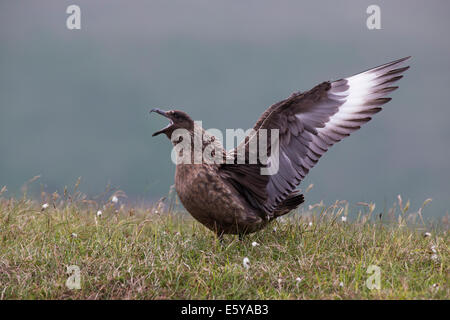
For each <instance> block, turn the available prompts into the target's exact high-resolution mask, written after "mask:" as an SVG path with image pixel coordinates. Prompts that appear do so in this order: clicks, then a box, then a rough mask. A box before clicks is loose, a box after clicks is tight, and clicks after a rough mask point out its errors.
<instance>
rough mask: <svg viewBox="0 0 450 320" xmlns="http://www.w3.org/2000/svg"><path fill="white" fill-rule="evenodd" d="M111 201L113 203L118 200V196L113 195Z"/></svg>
mask: <svg viewBox="0 0 450 320" xmlns="http://www.w3.org/2000/svg"><path fill="white" fill-rule="evenodd" d="M111 201H112V202H114V203H117V202H119V198H117V197H116V196H113V197H112V199H111Z"/></svg>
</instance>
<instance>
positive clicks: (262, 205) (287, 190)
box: [152, 57, 409, 237]
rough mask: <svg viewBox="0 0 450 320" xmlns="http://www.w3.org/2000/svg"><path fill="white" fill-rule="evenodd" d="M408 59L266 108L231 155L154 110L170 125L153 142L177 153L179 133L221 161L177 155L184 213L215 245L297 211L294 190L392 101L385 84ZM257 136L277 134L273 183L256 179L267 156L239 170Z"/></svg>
mask: <svg viewBox="0 0 450 320" xmlns="http://www.w3.org/2000/svg"><path fill="white" fill-rule="evenodd" d="M408 58H409V57H407V58H403V59H400V60H397V61H393V62H391V63H387V64H385V65H382V66H379V67H376V68H373V69H370V70H368V71H365V72H363V73H360V74H357V75H355V76H352V77H348V78H345V79H340V80H337V81H332V82H330V81H328V82H323V83H321V84H319V85H317V86H316V87H314V88H313V89H311V90H310V91H307V92H304V93H300V92H298V93H294V94H292V95H291V96H290V97H289V98H287V99H286V100H283V101H280V102H278V103H276V104H274V105H272V106H271V107H270V108H268V109H267V110H266V111H265V112H264V113H263V115H262V116H261V117H260V118H259V119H258V121H257V122H256V124H255V126H254V128H253V129H254V133H253V134H250V135H249V136H247V137H246V138H245V139H244V141H243V142H242V143H241V144H240V145H239V146H238V147H237V148H236V149H234V150H231V151H230V152H226V151H225V150H224V148H223V147H222V145H221V144H220V143H219V142H218V141H216V139H215V137H214V136H211V135H210V134H209V133H207V132H205V131H204V130H203V129H202V128H201V127H199V126H198V125H197V124H195V123H194V122H193V121H192V119H191V118H190V117H189V116H188V115H187V114H186V113H184V112H182V111H177V110H172V111H168V112H165V111H162V110H159V109H153V110H152V111H154V112H157V113H159V114H161V115H163V116H165V117H167V118H168V119H169V120H170V123H169V125H168V126H167V127H165V128H164V129H162V130H160V131H158V132H155V133H154V135H158V134H161V133H164V134H166V136H167V137H168V138H169V139H171V141H172V143H173V144H174V145H175V146H176V145H177V144H178V143H180V142H181V141H182V138H180V137H179V136H177V135H176V134H174V132H176V131H175V130H176V129H185V130H187V131H188V132H189V134H190V136H191V138H192V140H191V141H192V145H193V146H194V144H195V143H196V142H195V141H196V139H199V137H200V142H199V144H197V145H200V146H201V148H202V152H204V151H205V150H206V153H208V152H210V151H209V150H214V154H212V156H213V157H214V156H218V157H222V159H223V160H224V161H223V163H221V164H217V163H210V164H208V163H199V164H192V163H195V159H194V155H193V153H192V154H190V153H186V152H184V154H183V152H181V151H179V152H176V156H177V166H176V173H175V188H176V190H177V193H178V196H179V198H180V200H181V202H182V203H183V205H184V207H185V208H186V210H187V211H189V212H190V213H191V214H192V216H193V217H194V218H195V219H196V220H198V221H199V222H200V223H202V224H204V225H205V226H206V227H208V228H209V229H211V230H213V231H214V232H216V233H217V235H219V236H220V237H221V236H222V235H223V234H227V233H231V234H239V235H242V234H246V233H251V232H255V231H258V230H260V229H262V228H264V227H265V226H266V225H267V224H268V223H269V222H270V221H272V220H274V219H276V218H277V217H279V216H281V215H284V214H286V213H288V212H290V211H291V210H293V209H295V208H297V207H298V206H299V205H300V204H301V203H302V202H303V200H304V199H303V195H301V194H300V193H299V191H298V190H296V187H297V186H298V185H299V184H300V182H301V181H302V180H303V179H304V177H305V176H306V175H307V174H308V172H309V170H310V169H311V168H312V167H313V166H314V165H315V164H316V163H317V161H318V160H319V158H320V157H321V156H322V155H323V154H324V153H325V152H326V151H327V150H328V149H329V148H330V147H331V146H332V145H334V144H335V143H337V142H338V141H340V140H342V139H343V138H345V137H346V136H349V135H350V133H352V132H354V131H356V130H358V129H359V128H360V127H361V125H362V124H364V123H366V122H368V121H369V120H371V117H372V116H373V115H374V114H375V113H377V112H379V111H380V110H381V106H382V105H383V104H385V103H387V102H388V101H390V100H391V98H388V97H387V95H388V94H389V93H390V92H392V91H394V90H395V89H397V87H394V86H392V83H394V82H396V81H398V80H399V79H401V78H402V75H401V73H403V72H404V71H406V70H407V69H408V68H409V67H401V65H402V63H403V62H404V61H405V60H407V59H408ZM261 129H268V130H270V129H279V157H278V159H279V169H278V171H277V172H276V173H274V174H272V175H262V174H261V169H262V168H270V167H271V166H272V165H273V164H274V161H275V160H276V159H275V155H274V153H273V152H272V150H271V149H270V148H269V149H268V151H267V154H266V155H267V156H268V161H264V159H263V158H264V157H263V156H262V155H261V154H260V153H259V152H256V158H257V162H256V164H250V163H249V162H248V161H247V162H245V163H240V162H238V155H239V154H240V153H244V154H245V155H247V157H246V159H247V160H248V158H249V155H250V153H251V152H252V150H251V149H250V148H249V146H250V145H252V143H253V142H255V141H254V140H255V139H260V137H259V135H258V132H259V131H260V130H261ZM269 133H270V132H269ZM201 137H203V139H202V138H201ZM267 141H270V134H269V135H268V136H267ZM197 142H198V141H197ZM259 143H260V141H257V144H256V145H258V146H259ZM211 146H212V147H213V148H210V147H211ZM268 146H270V143H268ZM208 148H210V149H208Z"/></svg>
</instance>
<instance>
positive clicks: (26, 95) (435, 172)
mask: <svg viewBox="0 0 450 320" xmlns="http://www.w3.org/2000/svg"><path fill="white" fill-rule="evenodd" d="M70 4H77V5H79V6H80V7H81V30H68V29H67V28H66V19H67V17H68V14H66V8H67V6H68V5H70ZM370 4H378V5H379V6H380V7H381V25H382V30H368V29H367V27H366V19H367V17H368V14H366V8H367V7H368V6H369V5H370ZM449 9H450V2H449V1H444V0H443V1H372V0H371V1H339V2H337V1H316V0H314V1H313V0H310V1H309V0H308V1H261V0H253V1H247V0H242V1H225V0H223V1H207V0H204V1H196V0H194V1H181V0H180V1H168V0H161V1H112V0H108V1H106V0H105V1H100V0H97V1H92V0H78V1H75V0H74V1H61V0H58V1H56V0H54V1H47V0H41V1H14V0H10V1H5V0H1V2H0V41H1V49H0V187H1V186H2V185H6V186H7V187H8V189H9V194H19V192H20V187H21V185H23V183H24V182H25V181H27V180H28V179H30V178H32V177H33V176H35V175H38V174H41V175H42V177H41V179H40V180H39V182H38V183H41V184H42V186H43V187H44V188H45V189H46V190H47V191H49V192H53V191H55V190H59V191H60V190H62V188H63V187H64V185H69V186H73V185H74V184H75V181H76V179H77V178H78V177H80V176H81V177H82V183H81V186H80V189H81V190H82V191H84V192H87V193H89V194H91V195H94V194H99V193H101V192H102V191H103V190H104V189H105V187H106V185H107V184H108V183H111V185H112V186H115V187H118V188H120V189H122V190H124V191H125V192H126V193H127V194H128V196H129V197H130V199H141V200H142V199H145V200H148V201H152V200H154V199H158V198H160V197H162V196H163V195H165V194H167V192H168V190H169V187H170V185H171V184H173V174H174V169H175V168H174V165H173V164H172V162H171V161H170V150H171V145H170V143H169V141H168V140H167V139H166V138H165V137H163V136H158V137H156V138H152V137H151V134H152V133H153V132H154V131H156V130H159V129H160V128H161V127H162V126H164V125H166V123H167V121H166V120H165V119H163V118H161V117H157V116H149V115H148V110H149V109H150V108H151V107H155V106H157V107H170V106H175V107H176V108H178V109H182V110H185V111H187V112H188V113H189V114H190V115H191V116H192V118H193V119H195V120H203V125H204V127H205V128H219V129H225V128H245V129H247V128H249V127H251V126H253V124H254V123H255V121H256V120H257V118H258V117H259V116H260V114H261V113H262V112H263V111H264V110H265V108H267V107H268V106H270V105H271V104H272V103H275V102H277V101H279V100H281V99H284V98H285V97H287V96H289V95H290V94H291V93H292V92H294V91H297V90H301V91H305V90H308V89H310V88H312V87H313V86H314V85H316V84H318V83H320V82H322V81H325V80H331V79H338V78H341V77H345V76H349V75H352V74H355V73H358V72H360V71H364V70H366V69H368V68H371V67H375V66H377V65H380V64H382V63H386V62H389V61H391V60H394V59H398V58H401V57H404V56H408V55H412V56H413V59H411V61H410V64H411V66H412V68H411V69H410V70H409V71H408V72H407V73H406V77H405V78H404V79H402V81H401V82H400V83H399V84H400V89H399V90H397V91H396V92H394V93H393V94H392V97H393V101H392V102H390V103H389V104H387V105H386V106H385V109H384V110H383V112H381V113H379V114H378V115H376V116H375V118H374V120H373V121H371V122H370V123H369V124H368V125H366V126H365V127H364V128H363V129H362V130H361V131H359V132H357V133H355V134H354V135H352V136H351V137H350V138H348V139H346V140H344V141H342V142H340V143H338V144H337V145H336V146H334V147H333V148H332V149H331V150H330V151H329V152H328V153H327V154H326V155H325V156H324V157H323V158H322V159H321V160H320V162H319V163H318V165H317V166H316V167H315V168H314V169H313V170H312V171H311V173H310V174H309V176H308V179H307V180H306V181H305V182H304V183H303V184H302V185H301V188H303V189H304V188H306V187H307V186H308V184H310V183H314V185H315V186H314V188H313V189H312V190H311V191H310V192H309V193H308V195H307V202H306V204H312V203H315V202H318V201H320V200H322V199H323V200H324V201H325V202H326V203H328V204H329V203H331V202H334V201H335V200H336V199H347V200H349V201H351V203H352V204H355V203H356V202H358V201H374V202H376V205H377V211H382V210H383V208H384V207H385V206H388V207H389V206H391V205H392V203H393V202H394V201H395V199H396V196H397V195H398V194H401V195H402V196H403V198H404V199H405V200H406V199H408V198H409V199H411V204H412V208H413V209H417V208H418V207H420V205H421V204H422V202H423V201H424V200H425V199H426V198H428V197H431V198H433V202H432V204H431V205H430V206H429V207H427V209H426V210H425V211H424V215H425V216H429V217H430V216H431V217H440V216H442V215H444V214H445V213H446V212H447V211H448V210H449V208H450V206H449V204H450V203H449V195H450V193H449V191H450V161H449V158H450V146H449V139H450V125H449V124H448V121H449V118H450V107H449V102H448V101H449V99H448V95H449V84H450V73H449V68H450V37H448V35H447V33H448V31H449V29H450V28H449V27H450V19H448V14H449V12H450V10H449Z"/></svg>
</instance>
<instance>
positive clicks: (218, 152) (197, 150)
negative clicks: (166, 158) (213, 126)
mask: <svg viewBox="0 0 450 320" xmlns="http://www.w3.org/2000/svg"><path fill="white" fill-rule="evenodd" d="M172 143H173V144H174V148H173V151H172V159H174V156H175V159H174V160H176V164H204V163H210V164H212V163H218V162H220V160H221V159H222V161H223V159H224V156H225V155H226V152H225V150H224V148H223V146H222V144H221V142H220V141H219V140H218V139H217V138H216V137H215V136H214V135H212V134H210V133H208V132H207V131H205V130H204V129H203V128H202V127H201V126H200V125H198V124H195V125H194V129H193V130H192V131H189V132H188V133H186V134H185V135H183V137H182V139H180V138H179V137H175V138H174V139H172Z"/></svg>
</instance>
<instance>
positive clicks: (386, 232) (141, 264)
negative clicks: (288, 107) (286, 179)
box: [0, 192, 450, 299]
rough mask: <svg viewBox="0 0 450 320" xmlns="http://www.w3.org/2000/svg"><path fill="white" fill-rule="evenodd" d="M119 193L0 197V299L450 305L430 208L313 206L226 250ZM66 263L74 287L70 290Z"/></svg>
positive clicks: (229, 240) (170, 205)
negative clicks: (376, 278)
mask: <svg viewBox="0 0 450 320" xmlns="http://www.w3.org/2000/svg"><path fill="white" fill-rule="evenodd" d="M0 196H1V195H0ZM115 196H117V198H118V201H117V202H113V201H111V199H113V198H112V197H110V196H106V195H104V196H103V198H102V197H99V198H98V199H96V201H88V200H86V199H85V197H84V196H83V195H82V194H80V193H75V194H73V195H72V196H69V195H68V194H67V192H65V194H64V195H58V194H53V195H47V194H42V201H40V202H38V201H33V200H30V199H29V198H28V197H26V196H24V198H22V199H13V198H6V197H5V195H4V196H3V198H0V298H1V299H14V298H18V299H23V298H27V299H183V298H187V299H189V298H192V299H416V298H418V299H448V298H449V297H450V289H449V273H450V272H449V271H450V270H449V263H450V255H449V235H448V221H447V220H445V219H444V220H443V222H441V223H439V224H435V225H431V224H429V223H427V222H426V221H424V222H422V211H426V208H425V209H424V208H421V209H420V210H419V212H415V213H409V210H410V209H409V208H408V205H407V204H403V203H402V201H401V199H399V203H398V204H396V205H395V206H394V207H393V208H392V209H391V210H389V211H387V212H384V213H383V215H382V216H381V217H380V215H379V214H380V212H379V211H377V210H375V208H374V206H373V205H371V204H361V203H360V204H358V205H352V206H349V205H348V204H347V203H346V202H345V201H344V202H340V203H336V204H335V205H334V206H331V207H324V206H323V205H321V204H318V205H315V206H311V207H307V208H302V209H300V212H299V213H297V214H290V215H289V217H288V218H285V219H283V220H281V221H277V222H276V223H274V224H272V225H271V226H269V227H268V228H266V229H265V230H264V231H262V232H259V233H256V234H252V235H249V236H247V237H246V238H245V239H244V240H243V241H239V240H238V239H237V237H235V236H226V237H225V241H224V243H223V244H221V243H219V242H218V241H217V240H216V239H215V236H214V235H213V233H212V232H210V231H208V230H207V229H205V228H204V227H203V226H201V225H200V224H198V223H197V222H195V221H194V220H193V219H192V218H191V217H190V216H189V215H188V214H186V213H183V212H178V209H177V208H178V206H177V203H176V200H174V198H173V197H169V199H168V200H166V201H165V202H164V203H163V202H160V203H157V204H155V205H154V206H153V207H150V208H149V207H147V208H145V207H143V206H136V207H125V206H123V205H121V202H122V201H123V198H122V194H120V193H117V194H115ZM114 200H116V199H115V198H114ZM45 203H47V204H48V207H46V206H44V208H43V207H42V205H43V204H45ZM45 207H46V208H45ZM349 208H350V209H349ZM98 210H101V214H100V213H99V212H98ZM347 215H349V217H348V219H347V220H346V219H345V218H344V219H343V218H342V217H347ZM350 216H353V219H351V218H350ZM345 220H346V221H345ZM244 258H248V261H249V262H248V264H247V267H248V268H247V267H246V266H244V263H243V260H244ZM71 265H76V266H78V267H79V270H80V287H81V289H69V288H68V287H67V286H66V281H67V279H68V274H67V273H66V272H67V267H68V266H71ZM370 265H376V266H378V267H379V268H380V280H381V283H380V285H381V288H380V289H379V290H377V289H376V288H374V289H372V290H370V289H368V288H367V286H366V280H367V279H368V277H369V276H371V275H370V274H369V273H367V269H368V267H369V266H370Z"/></svg>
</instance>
